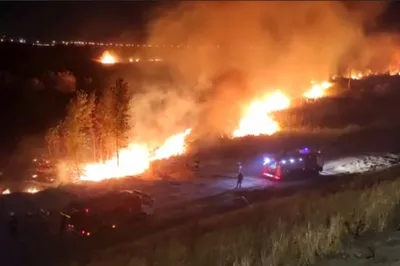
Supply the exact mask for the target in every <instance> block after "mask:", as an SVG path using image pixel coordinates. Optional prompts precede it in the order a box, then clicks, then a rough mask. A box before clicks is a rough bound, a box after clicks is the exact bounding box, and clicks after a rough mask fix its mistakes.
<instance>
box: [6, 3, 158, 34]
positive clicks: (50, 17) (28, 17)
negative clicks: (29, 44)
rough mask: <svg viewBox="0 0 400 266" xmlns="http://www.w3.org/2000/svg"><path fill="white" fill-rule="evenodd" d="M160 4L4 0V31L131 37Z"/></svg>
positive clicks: (9, 32) (140, 30) (13, 32)
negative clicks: (13, 0)
mask: <svg viewBox="0 0 400 266" xmlns="http://www.w3.org/2000/svg"><path fill="white" fill-rule="evenodd" d="M159 5H160V3H157V2H148V1H142V2H140V1H132V2H124V1H116V2H112V1H110V2H105V1H104V2H103V1H86V2H72V1H65V2H58V1H54V2H53V1H52V2H6V3H4V2H1V3H0V32H1V33H5V34H9V35H12V36H22V37H25V38H28V39H31V38H32V39H36V38H37V39H57V40H60V39H80V38H82V39H86V40H88V39H91V40H99V41H100V40H101V41H102V40H105V39H106V40H124V39H125V40H129V39H132V38H136V36H142V35H143V25H144V24H145V21H146V19H147V18H148V17H149V16H151V15H152V12H151V11H152V10H153V9H154V7H155V6H159Z"/></svg>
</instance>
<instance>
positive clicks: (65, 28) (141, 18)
mask: <svg viewBox="0 0 400 266" xmlns="http://www.w3.org/2000/svg"><path fill="white" fill-rule="evenodd" d="M164 3H165V2H164ZM161 4H162V3H161V2H152V1H129V2H128V1H115V2H114V1H109V2H107V1H85V2H73V1H64V2H58V1H54V2H50V1H49V2H1V3H0V33H4V34H8V35H10V36H14V37H19V36H21V37H25V38H28V39H41V40H52V39H57V40H61V39H85V40H94V41H107V40H109V41H135V40H137V39H138V38H139V39H143V38H144V37H145V30H144V29H145V27H144V25H145V23H146V21H147V20H148V19H149V18H151V17H152V16H153V15H154V10H155V8H156V7H160V6H161ZM399 14H400V2H397V1H390V4H389V5H388V7H387V9H386V12H385V13H384V14H383V15H382V17H381V27H382V28H383V29H385V30H386V29H396V30H400V18H399V17H400V16H399Z"/></svg>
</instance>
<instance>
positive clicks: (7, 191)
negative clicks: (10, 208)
mask: <svg viewBox="0 0 400 266" xmlns="http://www.w3.org/2000/svg"><path fill="white" fill-rule="evenodd" d="M10 193H11V191H10V190H9V189H8V188H7V189H5V190H3V192H2V193H1V194H3V195H7V194H10Z"/></svg>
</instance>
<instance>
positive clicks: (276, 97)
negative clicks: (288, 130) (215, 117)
mask: <svg viewBox="0 0 400 266" xmlns="http://www.w3.org/2000/svg"><path fill="white" fill-rule="evenodd" d="M289 106H290V100H289V98H288V97H287V96H285V95H284V94H283V93H282V92H280V91H279V90H278V91H275V92H274V93H273V94H270V95H267V96H265V97H264V98H263V99H260V100H254V101H253V102H252V103H251V104H250V105H249V107H248V108H247V110H246V111H245V115H244V117H243V118H242V119H241V120H240V123H239V128H237V129H236V130H234V131H233V137H244V136H248V135H253V136H259V135H272V134H274V133H276V132H277V131H279V129H280V128H279V123H278V122H277V121H275V120H274V119H273V118H271V117H270V116H269V113H271V112H274V111H279V110H283V109H286V108H288V107H289Z"/></svg>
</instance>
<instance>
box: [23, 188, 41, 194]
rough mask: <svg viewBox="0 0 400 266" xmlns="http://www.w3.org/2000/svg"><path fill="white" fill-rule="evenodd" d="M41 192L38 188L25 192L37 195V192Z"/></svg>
mask: <svg viewBox="0 0 400 266" xmlns="http://www.w3.org/2000/svg"><path fill="white" fill-rule="evenodd" d="M39 191H40V190H39V189H37V188H35V187H32V188H28V189H27V190H26V191H25V192H26V193H31V194H35V193H37V192H39Z"/></svg>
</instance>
